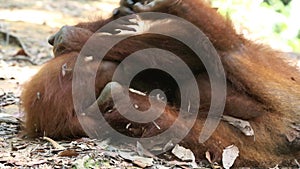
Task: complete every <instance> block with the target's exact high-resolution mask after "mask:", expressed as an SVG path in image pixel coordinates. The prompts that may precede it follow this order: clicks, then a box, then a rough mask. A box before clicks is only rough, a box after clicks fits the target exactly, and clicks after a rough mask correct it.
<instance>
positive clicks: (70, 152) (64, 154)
mask: <svg viewBox="0 0 300 169" xmlns="http://www.w3.org/2000/svg"><path fill="white" fill-rule="evenodd" d="M58 156H61V157H74V156H78V153H77V152H76V151H75V150H64V151H61V152H59V153H58Z"/></svg>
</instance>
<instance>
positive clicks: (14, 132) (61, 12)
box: [0, 0, 219, 169]
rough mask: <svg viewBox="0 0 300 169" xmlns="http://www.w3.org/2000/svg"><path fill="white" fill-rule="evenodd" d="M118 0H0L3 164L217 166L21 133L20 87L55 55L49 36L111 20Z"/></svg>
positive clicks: (0, 139) (0, 152) (0, 140)
mask: <svg viewBox="0 0 300 169" xmlns="http://www.w3.org/2000/svg"><path fill="white" fill-rule="evenodd" d="M117 6H118V0H98V1H94V0H68V1H61V0H26V1H23V0H10V1H7V0H0V168H1V169H2V168H145V167H151V168H189V167H190V166H195V165H196V166H197V167H201V168H218V167H219V166H218V165H217V164H209V163H208V162H207V161H209V160H210V159H209V158H210V157H209V154H208V155H207V158H208V159H207V160H206V159H204V160H203V161H202V162H200V163H197V164H193V163H190V162H180V161H173V160H170V161H165V160H162V159H159V158H156V157H153V156H148V157H142V156H139V155H137V154H140V153H139V152H137V151H135V150H134V149H119V148H115V147H113V146H111V145H109V143H108V141H107V140H104V141H100V140H94V139H89V138H82V139H78V140H72V141H54V140H51V138H38V139H35V140H27V139H24V138H22V137H21V136H22V135H21V134H20V133H19V131H20V130H21V128H22V121H23V120H24V112H23V111H22V109H21V108H20V107H21V106H20V104H21V101H20V94H21V91H22V86H23V85H24V83H26V81H27V80H29V79H30V77H31V76H32V75H34V74H35V73H36V72H37V71H38V70H39V69H40V67H41V65H42V64H43V63H45V62H46V61H48V60H49V59H51V58H53V53H52V47H51V45H49V44H48V42H47V39H48V37H49V36H50V35H52V34H54V33H55V32H57V31H58V30H59V28H60V27H62V26H63V25H74V24H76V23H78V22H82V21H88V20H93V19H96V18H99V16H100V17H103V18H107V17H108V16H109V15H110V14H111V12H112V10H113V9H114V8H116V7H117Z"/></svg>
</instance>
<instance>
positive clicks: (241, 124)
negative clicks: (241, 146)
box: [223, 116, 254, 136]
mask: <svg viewBox="0 0 300 169" xmlns="http://www.w3.org/2000/svg"><path fill="white" fill-rule="evenodd" d="M223 120H225V121H227V122H228V123H229V124H231V125H233V126H234V127H236V128H238V129H239V130H241V131H242V133H244V134H245V135H246V136H254V130H253V128H252V127H251V125H250V123H249V122H248V121H245V120H241V119H238V118H234V117H231V116H223Z"/></svg>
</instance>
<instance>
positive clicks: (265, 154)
mask: <svg viewBox="0 0 300 169" xmlns="http://www.w3.org/2000/svg"><path fill="white" fill-rule="evenodd" d="M161 12H167V13H170V14H174V15H177V16H179V17H182V18H184V19H186V20H188V21H190V22H192V23H193V24H195V25H196V26H197V27H199V28H200V29H201V30H202V31H203V32H204V33H205V34H206V35H207V36H208V37H209V39H210V41H211V42H212V43H213V45H214V47H215V48H216V49H217V51H218V52H219V54H220V55H221V60H222V63H223V66H224V68H225V71H226V74H227V81H228V93H229V94H228V97H227V99H228V100H227V102H226V108H225V112H224V113H225V114H228V115H231V116H235V117H239V118H242V119H247V120H249V122H250V123H251V125H252V127H253V129H254V132H255V138H254V137H247V136H245V135H243V134H242V133H241V132H240V131H239V130H237V129H236V128H235V127H233V126H231V125H230V124H228V123H227V122H225V121H222V122H221V123H220V125H219V126H218V128H217V130H216V131H215V132H214V133H213V135H212V137H211V138H210V139H209V140H208V141H206V142H205V143H203V144H199V143H198V136H199V133H200V131H201V127H202V125H203V123H204V120H205V117H204V116H205V115H204V116H199V117H198V119H197V122H196V123H195V126H194V127H193V129H192V130H191V132H190V133H189V135H188V136H187V137H186V138H185V139H184V140H183V141H182V142H181V144H183V145H184V146H186V147H188V148H191V150H193V151H194V153H195V154H196V156H197V157H198V158H202V159H203V158H204V154H205V152H206V151H207V150H208V151H210V152H212V153H214V157H215V160H216V161H220V157H221V156H220V155H221V153H222V150H223V148H225V147H226V146H229V145H231V144H234V145H236V146H237V147H239V149H240V157H238V159H237V161H236V163H235V166H252V167H254V166H257V167H266V166H268V167H270V166H275V165H276V164H278V163H284V162H286V163H288V162H290V161H292V160H293V159H300V153H299V150H300V143H299V139H300V138H299V136H298V137H296V138H295V139H294V140H290V141H288V139H287V136H289V135H292V134H295V133H296V134H299V131H298V130H297V129H296V128H297V126H299V124H300V114H299V112H300V106H299V105H300V75H299V72H298V71H297V70H296V69H295V68H294V67H291V66H289V65H287V64H286V63H285V62H284V59H283V58H284V57H285V56H284V55H285V54H284V53H281V52H278V51H275V50H273V49H271V48H269V47H267V46H265V45H261V44H256V43H254V42H252V41H249V40H247V39H245V38H243V37H242V36H241V35H238V34H237V33H236V32H235V30H234V28H233V27H232V25H231V23H230V21H229V20H226V19H224V18H223V17H222V16H221V15H219V14H218V13H217V12H216V11H215V10H214V9H212V8H210V7H209V6H208V5H207V4H206V3H204V2H203V1H201V0H194V1H192V0H182V1H181V2H180V3H179V4H176V5H175V6H166V7H165V8H163V10H162V11H161ZM112 19H114V18H110V19H108V20H104V21H103V20H100V21H97V22H93V23H84V24H78V25H77V27H79V28H84V29H88V30H89V31H91V32H95V30H97V29H98V28H100V27H101V26H102V25H103V24H105V23H107V22H108V21H110V20H112ZM76 36H77V37H76ZM74 37H76V38H75V39H78V38H79V39H80V35H79V34H73V36H67V39H65V42H69V44H67V45H69V47H70V48H68V50H69V51H68V52H67V54H63V55H60V54H57V55H56V56H59V57H56V58H54V59H53V60H51V61H49V62H48V63H47V64H45V65H44V67H43V68H42V69H41V70H40V72H38V74H37V75H35V76H34V77H33V78H32V80H31V81H30V82H29V83H28V84H27V85H26V86H25V87H24V91H23V93H22V100H23V107H24V109H25V112H26V131H27V132H28V135H29V136H31V137H37V136H42V135H44V134H45V135H46V136H50V137H54V138H68V137H80V136H84V135H85V133H84V132H83V131H82V128H81V126H80V125H79V123H78V120H77V118H76V116H75V114H74V110H73V109H74V108H73V103H72V92H71V86H72V85H71V84H72V81H71V80H72V71H70V72H67V73H66V75H65V76H62V69H61V68H62V66H63V65H64V64H65V63H67V67H68V68H70V69H71V70H72V68H73V66H74V63H75V60H76V58H77V55H78V53H77V52H72V51H78V49H81V47H82V45H83V44H77V46H72V45H70V44H72V43H71V42H72V41H73V40H74ZM161 41H165V42H166V43H164V46H162V48H164V49H167V50H170V51H173V52H174V53H175V54H177V55H178V56H180V57H182V58H183V60H184V61H185V62H187V63H188V65H189V66H190V67H191V68H192V70H193V72H194V73H195V75H199V76H198V79H197V80H198V83H199V84H201V85H199V87H200V88H199V89H200V92H204V96H205V97H204V98H201V99H203V100H201V102H203V101H204V103H207V104H208V105H209V101H210V93H209V92H208V93H206V92H207V91H209V90H210V84H209V82H208V80H207V78H206V77H205V76H206V75H203V74H202V73H204V74H205V72H203V65H202V64H201V63H198V62H195V61H194V60H192V58H193V57H192V56H194V53H192V52H191V51H190V50H189V49H188V48H187V47H186V46H184V45H183V44H181V43H179V42H177V41H172V40H169V39H168V38H166V37H162V36H160V37H157V36H155V35H143V36H139V37H135V38H132V39H129V40H128V41H125V42H121V43H120V44H118V45H117V46H116V47H115V48H114V50H112V51H110V52H109V54H108V56H106V58H104V60H106V61H105V62H103V63H102V65H101V66H100V71H99V72H101V73H99V74H98V75H97V81H96V95H97V96H98V95H99V93H100V92H101V90H102V88H103V87H104V86H105V84H106V83H107V82H109V81H110V80H111V76H112V73H113V71H114V69H115V67H116V65H117V63H118V62H121V61H122V60H123V59H124V58H125V57H126V56H128V55H129V54H131V53H132V52H134V51H137V50H140V49H143V48H148V47H161V46H160V45H161V43H160V42H161ZM82 43H83V42H82ZM104 46H105V45H104ZM162 59H163V58H162ZM111 61H114V62H111ZM91 64H93V63H91ZM133 64H134V63H133ZM91 66H93V65H91ZM82 69H86V68H82ZM87 71H88V70H87ZM150 74H151V73H150ZM156 75H157V74H153V75H152V76H151V77H148V76H140V77H139V78H137V79H136V84H135V85H136V87H137V88H139V89H140V90H146V91H147V89H148V90H149V86H151V85H154V83H153V84H151V83H150V84H149V85H148V86H146V87H145V85H144V84H143V81H147V80H149V79H151V78H153V77H156ZM157 80H158V82H160V85H161V86H163V87H164V85H166V84H168V83H167V82H164V81H163V78H161V79H157ZM140 84H142V85H140ZM187 85H189V82H187ZM201 86H202V88H201ZM203 86H204V87H203ZM167 87H169V88H171V89H172V90H171V92H173V93H175V92H176V91H175V90H176V89H175V88H176V87H174V86H173V84H171V85H169V86H168V85H167ZM150 88H151V87H150ZM170 97H174V96H170ZM131 98H132V100H133V101H135V102H137V103H138V104H140V105H144V106H147V104H148V102H147V97H144V96H136V95H133V94H131ZM175 102H176V99H175ZM86 104H92V103H86ZM112 104H113V103H112ZM201 104H202V103H201ZM206 106H207V105H206ZM208 107H209V106H208ZM100 108H101V107H100ZM200 111H203V112H207V107H205V106H202V107H200ZM105 116H106V119H107V121H109V122H110V123H111V124H112V125H113V127H115V128H117V129H118V128H119V129H120V130H119V131H120V132H124V134H128V135H132V136H143V137H148V136H153V135H156V134H158V133H160V132H161V131H159V130H158V129H157V128H155V127H154V126H153V124H150V125H149V124H136V125H135V124H133V126H136V128H139V127H141V125H142V126H144V127H145V128H146V129H147V130H146V131H136V130H135V132H129V131H126V130H125V131H124V130H122V129H124V125H125V124H127V123H128V122H129V121H127V120H126V119H124V118H122V117H120V114H119V113H118V112H116V111H115V112H112V113H110V114H105ZM175 118H177V110H176V109H174V108H172V107H170V106H167V107H166V109H165V112H164V114H163V115H162V116H161V117H160V118H159V119H157V123H158V125H160V126H161V127H162V128H163V129H165V128H168V127H169V125H170V124H171V123H172V122H173V121H174V119H175ZM91 120H92V119H91ZM186 123H188V122H186V121H183V122H182V124H183V127H184V124H186ZM295 126H296V127H295Z"/></svg>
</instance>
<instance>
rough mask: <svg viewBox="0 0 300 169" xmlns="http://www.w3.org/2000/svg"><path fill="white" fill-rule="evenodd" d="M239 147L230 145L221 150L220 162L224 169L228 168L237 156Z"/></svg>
mask: <svg viewBox="0 0 300 169" xmlns="http://www.w3.org/2000/svg"><path fill="white" fill-rule="evenodd" d="M239 152H240V151H239V149H238V147H237V146H235V145H230V146H228V147H226V148H225V149H224V150H223V154H222V163H223V167H224V168H225V169H229V168H230V167H231V166H232V165H233V164H234V162H235V159H236V158H237V157H238V156H239Z"/></svg>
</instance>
